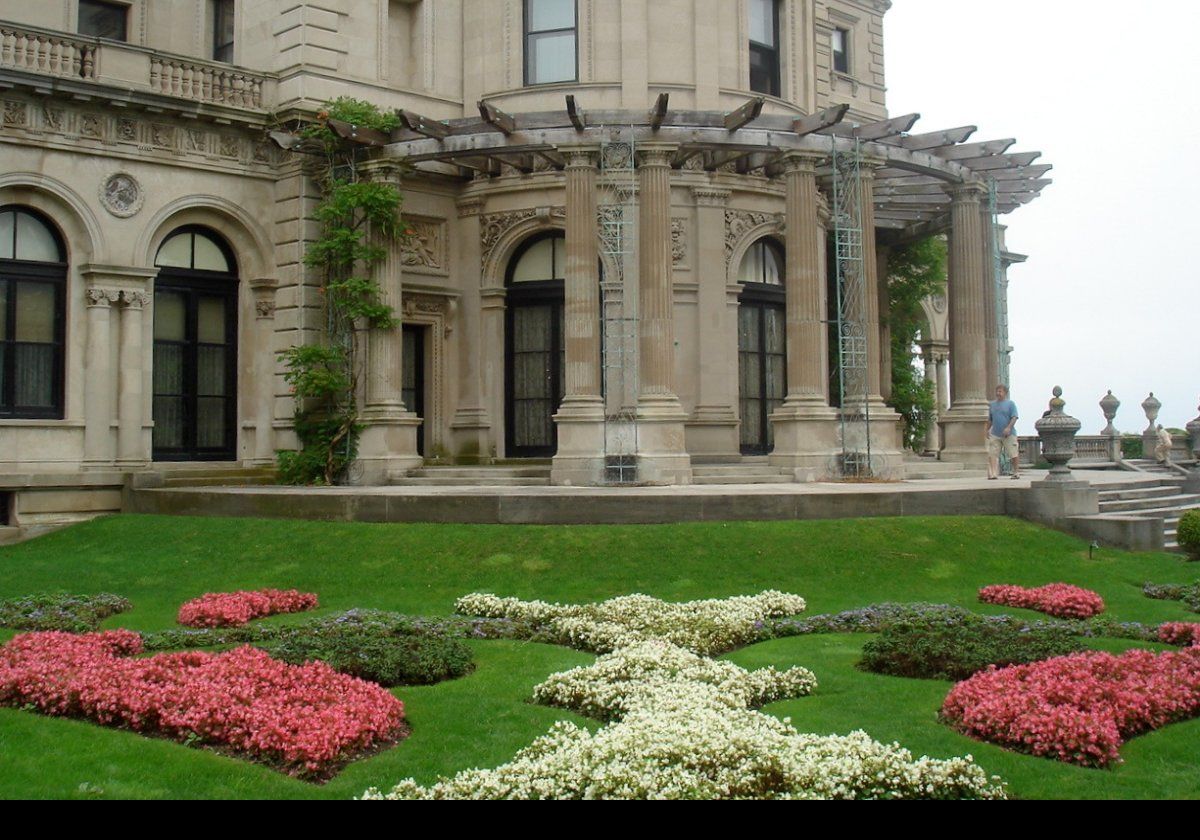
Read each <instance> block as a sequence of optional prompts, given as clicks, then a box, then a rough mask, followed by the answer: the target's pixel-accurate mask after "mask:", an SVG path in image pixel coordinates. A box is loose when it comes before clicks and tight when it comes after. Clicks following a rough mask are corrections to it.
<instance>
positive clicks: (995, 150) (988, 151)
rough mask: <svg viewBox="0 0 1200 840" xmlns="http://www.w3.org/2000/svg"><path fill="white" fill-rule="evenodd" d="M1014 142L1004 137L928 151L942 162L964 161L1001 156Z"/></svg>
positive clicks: (1014, 139) (1011, 138) (1012, 139)
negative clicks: (988, 156)
mask: <svg viewBox="0 0 1200 840" xmlns="http://www.w3.org/2000/svg"><path fill="white" fill-rule="evenodd" d="M1016 142H1017V141H1016V138H1014V137H1006V138H1004V139H1003V140H985V141H984V142H982V143H964V144H962V145H961V146H943V147H941V148H938V149H932V150H930V153H931V154H935V155H937V156H938V157H940V158H941V159H942V160H966V159H968V158H977V157H986V156H987V155H1002V154H1004V153H1005V152H1007V151H1008V150H1009V148H1011V147H1012V146H1013V145H1014V144H1015V143H1016Z"/></svg>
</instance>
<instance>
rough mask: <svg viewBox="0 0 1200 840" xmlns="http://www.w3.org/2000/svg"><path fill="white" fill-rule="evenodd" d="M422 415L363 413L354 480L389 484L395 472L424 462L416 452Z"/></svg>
mask: <svg viewBox="0 0 1200 840" xmlns="http://www.w3.org/2000/svg"><path fill="white" fill-rule="evenodd" d="M420 425H421V418H420V417H417V416H416V415H415V414H412V413H411V412H403V413H396V414H393V415H390V416H375V417H372V416H369V415H365V414H364V416H363V427H364V428H363V432H362V435H361V436H360V437H359V440H358V458H357V459H355V462H354V467H353V468H352V469H351V470H350V475H351V483H352V484H357V485H362V486H373V485H383V484H387V483H388V482H389V480H390V478H391V476H392V475H394V474H396V473H403V472H405V471H407V470H411V469H414V468H416V467H419V466H421V464H422V463H424V459H423V458H422V457H421V456H420V455H419V454H418V453H417V428H418V427H419V426H420Z"/></svg>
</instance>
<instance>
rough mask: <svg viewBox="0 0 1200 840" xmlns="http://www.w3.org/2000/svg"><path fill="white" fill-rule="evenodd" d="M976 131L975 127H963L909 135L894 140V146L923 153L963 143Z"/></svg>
mask: <svg viewBox="0 0 1200 840" xmlns="http://www.w3.org/2000/svg"><path fill="white" fill-rule="evenodd" d="M976 131H978V129H977V128H976V127H975V126H973V125H964V126H960V127H959V128H947V129H943V130H942V131H930V132H928V133H926V134H910V135H909V136H908V137H901V138H899V139H898V140H896V141H895V145H897V146H900V147H901V148H903V149H908V150H909V151H910V152H924V151H928V150H930V149H938V148H941V147H943V146H953V145H955V144H957V143H963V142H965V141H966V139H967V138H968V137H970V136H971V135H972V134H974V133H975V132H976Z"/></svg>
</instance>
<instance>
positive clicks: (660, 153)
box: [637, 146, 675, 169]
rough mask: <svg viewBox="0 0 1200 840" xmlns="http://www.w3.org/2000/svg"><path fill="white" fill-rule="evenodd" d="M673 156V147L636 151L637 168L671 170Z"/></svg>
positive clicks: (655, 147)
mask: <svg viewBox="0 0 1200 840" xmlns="http://www.w3.org/2000/svg"><path fill="white" fill-rule="evenodd" d="M674 154H675V147H674V146H654V147H651V148H649V149H638V150H637V164H638V166H639V167H660V168H664V169H670V168H671V157H672V156H673V155H674Z"/></svg>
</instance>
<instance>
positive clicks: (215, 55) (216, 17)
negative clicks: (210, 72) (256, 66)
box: [212, 0, 237, 64]
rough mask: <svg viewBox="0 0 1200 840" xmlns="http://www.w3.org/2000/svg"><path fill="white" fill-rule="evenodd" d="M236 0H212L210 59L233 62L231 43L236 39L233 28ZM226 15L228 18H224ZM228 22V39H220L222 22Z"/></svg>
mask: <svg viewBox="0 0 1200 840" xmlns="http://www.w3.org/2000/svg"><path fill="white" fill-rule="evenodd" d="M235 3H236V0H212V60H213V61H218V62H220V63H222V64H233V45H234V43H235V41H236V40H237V32H236V30H235V29H234V22H235V20H236V18H235ZM226 16H228V20H226ZM226 22H228V24H229V40H228V41H222V40H221V37H222V35H221V30H222V24H223V23H226Z"/></svg>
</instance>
